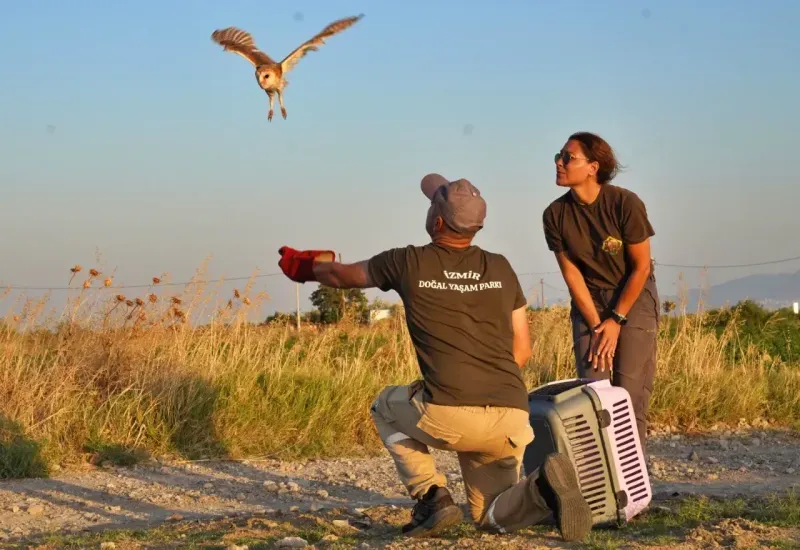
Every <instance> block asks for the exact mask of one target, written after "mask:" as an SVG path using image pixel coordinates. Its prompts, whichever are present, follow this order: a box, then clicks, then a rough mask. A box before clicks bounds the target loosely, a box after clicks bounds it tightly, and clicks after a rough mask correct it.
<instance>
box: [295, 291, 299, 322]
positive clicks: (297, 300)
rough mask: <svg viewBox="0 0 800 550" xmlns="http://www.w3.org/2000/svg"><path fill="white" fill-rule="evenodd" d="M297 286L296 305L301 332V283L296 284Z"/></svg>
mask: <svg viewBox="0 0 800 550" xmlns="http://www.w3.org/2000/svg"><path fill="white" fill-rule="evenodd" d="M295 284H296V285H297V287H296V289H295V303H296V307H297V330H300V283H295Z"/></svg>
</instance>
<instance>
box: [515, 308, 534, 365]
mask: <svg viewBox="0 0 800 550" xmlns="http://www.w3.org/2000/svg"><path fill="white" fill-rule="evenodd" d="M527 307H528V306H527V304H526V305H524V306H522V307H520V308H517V309H515V310H514V311H513V312H512V313H511V326H512V328H513V329H514V361H515V362H516V363H517V365H518V366H519V368H523V367H524V366H525V363H527V362H528V359H530V358H531V331H530V329H529V328H528V314H527V313H526V311H525V310H526V309H527Z"/></svg>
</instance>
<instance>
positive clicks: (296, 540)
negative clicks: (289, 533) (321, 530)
mask: <svg viewBox="0 0 800 550" xmlns="http://www.w3.org/2000/svg"><path fill="white" fill-rule="evenodd" d="M306 546H308V542H306V541H305V539H301V538H300V537H286V538H285V539H281V540H279V541H278V548H305V547H306Z"/></svg>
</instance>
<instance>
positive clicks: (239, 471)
mask: <svg viewBox="0 0 800 550" xmlns="http://www.w3.org/2000/svg"><path fill="white" fill-rule="evenodd" d="M648 450H649V453H650V471H651V476H652V483H653V491H654V500H655V501H658V500H659V499H667V498H671V497H674V496H676V495H679V494H705V495H709V496H734V495H738V494H741V495H744V496H747V495H759V494H765V493H770V492H775V491H783V490H787V489H790V488H800V434H798V433H796V432H787V431H783V432H776V431H769V432H767V431H765V430H756V431H753V430H747V431H745V430H741V431H737V432H717V433H711V434H705V435H701V436H688V435H683V434H672V433H663V432H662V433H656V434H654V435H653V436H652V438H651V439H650V442H649V447H648ZM434 456H435V458H436V461H437V464H438V465H439V466H440V467H441V469H442V470H443V471H445V472H446V473H447V477H448V479H449V480H450V482H451V484H450V489H451V491H452V492H453V493H454V496H455V498H456V499H457V501H458V502H460V503H464V501H465V499H464V490H463V486H462V484H461V476H460V474H459V472H458V462H457V461H456V459H455V456H454V455H451V454H447V453H441V452H437V451H434ZM391 505H395V506H396V507H398V508H394V509H395V510H397V511H398V513H402V514H404V515H405V516H404V518H403V519H405V517H407V514H408V509H409V508H410V505H411V502H410V500H409V499H408V497H407V496H406V495H405V494H404V491H403V487H402V486H401V485H400V483H399V482H398V480H397V477H396V475H395V470H394V465H393V463H392V461H391V459H390V458H389V456H388V455H387V454H383V455H381V456H379V457H376V458H367V459H344V460H318V461H315V460H310V461H301V462H281V461H274V460H265V461H240V462H235V461H222V462H219V461H218V462H194V463H168V462H158V461H151V462H150V463H147V464H140V465H137V466H134V467H130V468H115V467H97V468H95V467H90V466H86V467H85V468H83V469H82V470H80V471H76V470H71V471H64V470H62V471H59V472H57V474H56V475H54V476H53V477H52V478H49V479H25V480H5V481H2V482H0V542H2V541H15V540H17V541H18V540H21V539H24V538H25V537H27V536H29V535H36V534H45V533H56V532H59V533H78V532H81V531H95V530H101V529H108V528H114V529H120V528H140V527H145V526H153V525H159V524H163V523H169V522H179V521H181V520H184V519H186V520H189V519H194V520H202V521H213V520H216V519H219V518H237V517H243V516H253V515H255V516H261V515H269V514H278V515H280V514H281V513H308V512H311V513H314V512H319V513H322V512H323V511H324V510H330V509H333V508H337V509H347V510H351V511H353V512H354V513H355V514H358V513H360V512H361V509H366V508H372V507H377V506H383V507H386V506H389V509H392V508H391ZM399 508H402V510H400V509H399Z"/></svg>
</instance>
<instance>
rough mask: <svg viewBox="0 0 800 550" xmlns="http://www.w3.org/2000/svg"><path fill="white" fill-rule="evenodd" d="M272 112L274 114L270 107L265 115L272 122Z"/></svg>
mask: <svg viewBox="0 0 800 550" xmlns="http://www.w3.org/2000/svg"><path fill="white" fill-rule="evenodd" d="M274 114H275V113H274V112H273V110H272V109H270V110H269V114H268V115H267V120H269V121H270V122H272V115H274Z"/></svg>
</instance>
